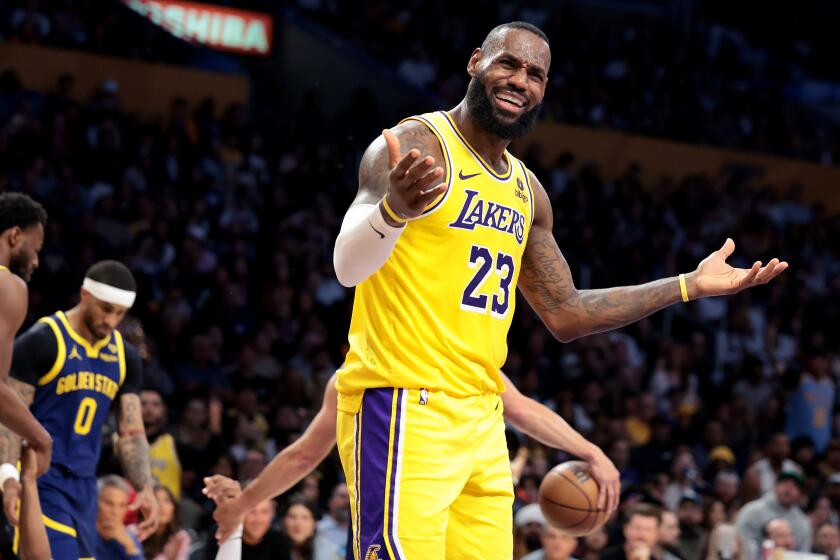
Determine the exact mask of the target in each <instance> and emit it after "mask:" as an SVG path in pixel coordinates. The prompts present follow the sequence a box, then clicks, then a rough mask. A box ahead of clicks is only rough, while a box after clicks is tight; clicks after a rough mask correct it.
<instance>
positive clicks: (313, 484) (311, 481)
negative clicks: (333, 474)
mask: <svg viewBox="0 0 840 560" xmlns="http://www.w3.org/2000/svg"><path fill="white" fill-rule="evenodd" d="M301 493H302V494H303V498H304V499H305V500H307V501H308V502H311V503H313V504H315V503H318V502H319V501H320V500H321V481H320V480H319V479H318V476H316V475H315V474H314V473H313V474H310V475H309V476H307V477H306V478H304V479H303V489H302V490H301Z"/></svg>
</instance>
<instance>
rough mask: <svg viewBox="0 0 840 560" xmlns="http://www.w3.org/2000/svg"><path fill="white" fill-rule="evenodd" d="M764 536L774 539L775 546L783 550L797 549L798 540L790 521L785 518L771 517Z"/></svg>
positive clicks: (765, 527)
mask: <svg viewBox="0 0 840 560" xmlns="http://www.w3.org/2000/svg"><path fill="white" fill-rule="evenodd" d="M763 533H764V537H765V538H767V539H770V540H771V541H773V546H774V547H775V548H781V549H783V550H795V549H796V541H795V540H794V538H793V532H792V531H791V529H790V523H788V522H787V521H785V520H784V519H771V520H770V521H768V522H767V525H765V526H764V531H763Z"/></svg>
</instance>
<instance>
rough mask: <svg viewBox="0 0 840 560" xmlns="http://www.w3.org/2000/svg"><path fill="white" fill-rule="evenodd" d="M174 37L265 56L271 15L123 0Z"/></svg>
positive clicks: (165, 0) (173, 0)
mask: <svg viewBox="0 0 840 560" xmlns="http://www.w3.org/2000/svg"><path fill="white" fill-rule="evenodd" d="M122 3H123V4H125V5H126V6H128V7H129V8H131V9H132V10H134V11H135V12H137V13H138V14H140V15H141V16H143V17H145V18H146V19H148V20H149V21H151V22H152V23H154V24H155V25H157V26H159V27H162V28H163V29H165V30H166V31H168V32H169V33H171V34H172V35H174V36H175V37H178V38H179V39H183V40H185V41H190V42H192V43H196V44H199V45H204V46H206V47H210V48H212V49H219V50H225V51H231V52H235V53H239V54H247V55H256V56H268V55H269V53H271V42H272V30H273V25H274V20H273V18H272V17H271V16H270V15H268V14H264V13H261V12H250V11H246V10H237V9H234V8H228V7H225V6H216V5H213V4H202V3H198V2H183V1H180V0H122Z"/></svg>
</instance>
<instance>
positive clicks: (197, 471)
mask: <svg viewBox="0 0 840 560" xmlns="http://www.w3.org/2000/svg"><path fill="white" fill-rule="evenodd" d="M222 409H223V405H222V403H221V401H220V400H219V399H217V398H210V400H209V403H208V401H207V400H206V399H204V398H202V397H191V398H190V399H189V400H188V401H187V404H186V406H185V407H183V408H182V413H181V421H180V422H179V423H178V426H177V427H176V428H175V438H176V442H177V444H178V455H179V457H181V464H182V466H183V469H184V471H183V481H184V487H185V489H186V490H187V491H188V492H189V493H190V495H191V496H193V497H198V496H199V493H200V491H201V489H200V486H201V478H202V476H203V475H204V473H207V472H208V471H209V470H210V467H212V466H213V464H214V463H215V462H216V461H217V459H218V458H219V456H220V455H221V454H222V453H223V452H224V446H223V441H222Z"/></svg>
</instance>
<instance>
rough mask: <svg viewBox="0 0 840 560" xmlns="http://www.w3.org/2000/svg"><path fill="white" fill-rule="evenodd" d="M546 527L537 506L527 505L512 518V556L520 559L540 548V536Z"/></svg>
mask: <svg viewBox="0 0 840 560" xmlns="http://www.w3.org/2000/svg"><path fill="white" fill-rule="evenodd" d="M547 525H548V523H547V522H546V520H545V516H544V515H543V513H542V510H541V509H540V506H539V504H528V505H526V506H524V507H522V508H520V509H519V511H517V512H516V515H514V516H513V535H514V537H513V540H514V543H513V556H514V558H522V557H524V556H526V555H528V554H530V553H532V552H534V551H536V550H539V549H540V547H541V546H542V542H541V541H540V536H541V535H542V531H543V529H545V527H546V526H547Z"/></svg>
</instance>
